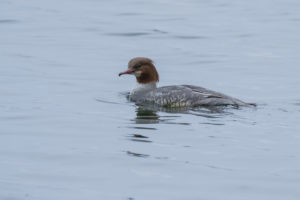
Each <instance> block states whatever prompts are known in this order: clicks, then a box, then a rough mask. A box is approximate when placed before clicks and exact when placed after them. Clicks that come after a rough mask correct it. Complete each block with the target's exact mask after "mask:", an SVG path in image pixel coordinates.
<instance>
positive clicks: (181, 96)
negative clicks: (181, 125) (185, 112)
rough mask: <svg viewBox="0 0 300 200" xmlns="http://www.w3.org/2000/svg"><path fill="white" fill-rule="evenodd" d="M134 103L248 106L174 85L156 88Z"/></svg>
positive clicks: (187, 87) (241, 102)
mask: <svg viewBox="0 0 300 200" xmlns="http://www.w3.org/2000/svg"><path fill="white" fill-rule="evenodd" d="M136 102H138V103H142V102H151V103H154V104H157V105H160V106H165V107H195V106H217V105H236V106H241V105H243V106H245V105H248V104H247V103H245V102H243V101H241V100H238V99H236V98H233V97H230V96H227V95H224V94H222V93H219V92H215V91H212V90H208V89H205V88H203V87H198V86H193V85H174V86H164V87H160V88H156V89H154V90H151V91H149V92H147V93H146V94H144V95H143V96H140V98H138V99H136Z"/></svg>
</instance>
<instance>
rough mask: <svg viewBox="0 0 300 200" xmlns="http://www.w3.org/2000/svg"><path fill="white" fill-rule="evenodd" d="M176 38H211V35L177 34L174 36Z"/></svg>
mask: <svg viewBox="0 0 300 200" xmlns="http://www.w3.org/2000/svg"><path fill="white" fill-rule="evenodd" d="M172 37H173V38H176V39H185V40H194V39H209V37H206V36H197V35H175V36H172Z"/></svg>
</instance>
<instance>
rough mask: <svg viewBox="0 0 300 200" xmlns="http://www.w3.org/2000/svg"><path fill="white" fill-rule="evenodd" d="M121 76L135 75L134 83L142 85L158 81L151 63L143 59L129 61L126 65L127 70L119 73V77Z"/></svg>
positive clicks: (137, 58) (149, 60)
mask: <svg viewBox="0 0 300 200" xmlns="http://www.w3.org/2000/svg"><path fill="white" fill-rule="evenodd" d="M123 74H133V75H135V77H136V81H137V82H138V83H142V84H146V83H151V82H158V81H159V77H158V73H157V71H156V69H155V66H154V64H153V61H152V60H151V59H149V58H144V57H136V58H133V59H131V60H130V61H129V63H128V70H126V71H124V72H121V73H119V76H121V75H123Z"/></svg>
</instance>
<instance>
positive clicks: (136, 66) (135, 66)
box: [133, 64, 142, 69]
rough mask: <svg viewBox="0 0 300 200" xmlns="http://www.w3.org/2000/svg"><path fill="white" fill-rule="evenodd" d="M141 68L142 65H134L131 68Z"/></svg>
mask: <svg viewBox="0 0 300 200" xmlns="http://www.w3.org/2000/svg"><path fill="white" fill-rule="evenodd" d="M141 66H142V64H136V65H134V66H133V68H134V69H138V68H140V67H141Z"/></svg>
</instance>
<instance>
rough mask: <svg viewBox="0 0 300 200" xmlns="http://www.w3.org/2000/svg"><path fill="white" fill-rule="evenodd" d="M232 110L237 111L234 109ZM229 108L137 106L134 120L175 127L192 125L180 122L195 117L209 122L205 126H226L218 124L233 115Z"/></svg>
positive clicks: (146, 128)
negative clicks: (188, 116) (222, 119)
mask: <svg viewBox="0 0 300 200" xmlns="http://www.w3.org/2000/svg"><path fill="white" fill-rule="evenodd" d="M230 109H237V108H232V107H230ZM230 109H229V108H228V107H221V106H219V107H197V108H192V109H191V108H163V107H158V106H154V105H137V108H136V117H135V118H134V119H133V120H132V121H133V122H134V123H135V124H158V123H160V124H175V125H185V126H189V125H191V123H190V122H180V121H178V120H180V119H184V117H183V115H194V116H197V117H202V118H205V119H207V120H209V121H208V122H203V124H211V125H218V126H219V125H224V123H221V122H218V121H217V120H218V119H219V118H223V117H225V116H227V115H232V114H233V113H232V112H230V111H229V110H230ZM130 128H134V129H144V130H156V128H153V127H143V126H142V127H141V126H134V127H130Z"/></svg>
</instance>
